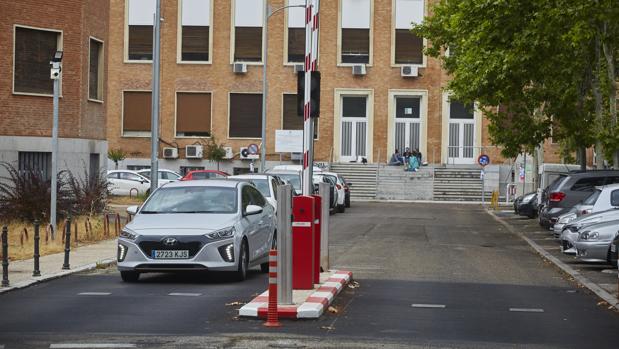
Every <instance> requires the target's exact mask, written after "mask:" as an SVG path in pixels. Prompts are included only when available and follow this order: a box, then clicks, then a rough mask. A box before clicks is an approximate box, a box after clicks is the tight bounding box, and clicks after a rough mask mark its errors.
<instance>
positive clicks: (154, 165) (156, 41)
mask: <svg viewBox="0 0 619 349" xmlns="http://www.w3.org/2000/svg"><path fill="white" fill-rule="evenodd" d="M153 31H154V32H153V80H152V84H153V85H152V100H151V103H152V115H151V135H150V145H151V147H150V148H151V149H150V192H151V193H153V192H154V191H155V190H156V189H157V187H158V184H159V183H158V180H159V159H158V156H159V154H158V153H159V64H160V62H159V61H160V56H159V54H160V48H159V45H160V36H161V0H157V2H156V5H155V14H154V16H153Z"/></svg>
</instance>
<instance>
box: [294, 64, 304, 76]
mask: <svg viewBox="0 0 619 349" xmlns="http://www.w3.org/2000/svg"><path fill="white" fill-rule="evenodd" d="M302 71H305V65H303V64H295V65H294V72H295V74H296V73H299V72H302Z"/></svg>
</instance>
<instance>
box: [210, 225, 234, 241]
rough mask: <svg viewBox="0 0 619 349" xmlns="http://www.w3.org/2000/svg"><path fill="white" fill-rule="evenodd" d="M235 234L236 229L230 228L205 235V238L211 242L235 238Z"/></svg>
mask: <svg viewBox="0 0 619 349" xmlns="http://www.w3.org/2000/svg"><path fill="white" fill-rule="evenodd" d="M234 233H236V229H235V228H234V227H228V228H224V229H219V230H215V231H213V232H210V233H207V234H204V236H206V237H207V238H209V239H211V240H219V239H227V238H231V237H233V236H234Z"/></svg>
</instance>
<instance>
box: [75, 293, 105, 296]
mask: <svg viewBox="0 0 619 349" xmlns="http://www.w3.org/2000/svg"><path fill="white" fill-rule="evenodd" d="M77 295H78V296H109V295H111V293H110V292H81V293H78V294H77Z"/></svg>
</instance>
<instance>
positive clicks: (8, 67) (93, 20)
mask: <svg viewBox="0 0 619 349" xmlns="http://www.w3.org/2000/svg"><path fill="white" fill-rule="evenodd" d="M108 10H109V4H108V3H107V2H106V1H98V0H61V1H55V2H49V1H40V0H20V1H1V2H0V13H2V16H0V43H2V48H3V49H4V51H5V52H4V54H3V55H2V56H0V69H1V70H2V72H3V73H4V76H3V78H2V79H0V161H7V162H10V163H12V164H14V165H16V166H18V167H19V168H20V169H34V170H38V171H41V172H42V173H44V174H45V175H46V176H48V177H50V176H51V133H52V94H53V92H52V91H53V82H52V80H51V79H50V63H49V62H50V60H51V58H52V56H53V54H54V53H55V52H56V51H57V50H58V51H63V52H64V56H63V60H62V76H61V93H60V96H61V97H60V100H59V152H60V155H59V162H58V166H59V170H63V169H70V170H72V171H73V172H74V173H76V174H79V173H82V171H83V170H84V167H86V169H87V170H88V171H90V172H91V173H92V172H93V171H98V170H99V169H100V168H102V167H105V166H106V160H105V159H106V157H107V155H106V154H107V141H106V120H105V119H106V104H105V103H106V102H105V88H104V87H105V86H106V81H105V79H106V65H105V61H106V51H107V47H106V46H107V31H108V22H107V21H108Z"/></svg>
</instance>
